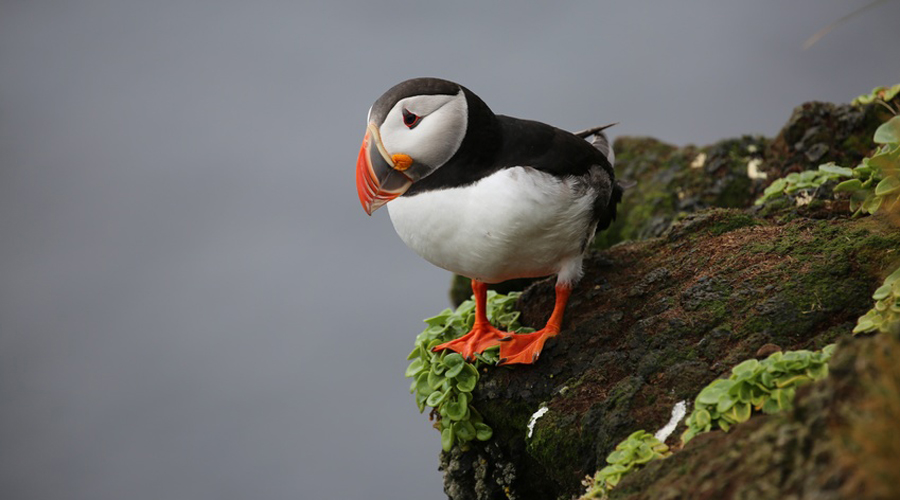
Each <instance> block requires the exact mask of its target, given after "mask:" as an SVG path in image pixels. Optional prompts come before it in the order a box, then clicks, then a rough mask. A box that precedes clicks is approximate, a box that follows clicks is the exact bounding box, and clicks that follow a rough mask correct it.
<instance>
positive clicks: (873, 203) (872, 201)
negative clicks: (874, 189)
mask: <svg viewBox="0 0 900 500" xmlns="http://www.w3.org/2000/svg"><path fill="white" fill-rule="evenodd" d="M882 201H884V198H882V197H881V196H876V195H875V193H872V194H870V195H869V196H868V197H867V198H866V200H865V201H864V202H862V209H863V212H868V213H870V214H874V213H875V212H876V211H878V207H880V206H881V202H882Z"/></svg>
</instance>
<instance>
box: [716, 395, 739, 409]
mask: <svg viewBox="0 0 900 500" xmlns="http://www.w3.org/2000/svg"><path fill="white" fill-rule="evenodd" d="M734 403H735V400H734V399H732V398H731V397H730V396H729V395H728V394H722V396H721V397H719V401H718V402H717V403H716V411H717V412H719V413H725V412H726V411H728V409H729V408H731V407H732V406H734Z"/></svg>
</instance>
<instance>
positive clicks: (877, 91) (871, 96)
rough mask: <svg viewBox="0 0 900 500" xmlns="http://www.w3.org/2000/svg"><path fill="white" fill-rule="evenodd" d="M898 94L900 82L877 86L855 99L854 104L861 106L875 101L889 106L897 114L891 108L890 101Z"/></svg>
mask: <svg viewBox="0 0 900 500" xmlns="http://www.w3.org/2000/svg"><path fill="white" fill-rule="evenodd" d="M898 94H900V83H898V84H897V85H894V86H893V87H875V88H874V89H872V91H871V92H869V93H868V94H866V95H861V96H859V97H857V98H856V99H853V102H852V104H853V105H855V106H861V105H864V104H871V103H873V102H874V103H877V104H881V105H882V106H885V107H887V108H888V109H889V110H890V111H891V113H893V114H895V115H896V114H897V112H896V111H895V110H894V109H893V108H891V106H890V105H889V104H888V103H889V102H891V100H893V99H894V98H895V97H897V95H898Z"/></svg>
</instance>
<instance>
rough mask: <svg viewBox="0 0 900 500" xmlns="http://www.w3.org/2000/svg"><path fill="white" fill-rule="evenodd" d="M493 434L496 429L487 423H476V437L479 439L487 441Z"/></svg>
mask: <svg viewBox="0 0 900 500" xmlns="http://www.w3.org/2000/svg"><path fill="white" fill-rule="evenodd" d="M493 435H494V431H493V430H492V429H491V428H490V427H489V426H488V425H487V424H482V423H476V424H475V439H477V440H479V441H487V440H488V439H490V438H491V436H493Z"/></svg>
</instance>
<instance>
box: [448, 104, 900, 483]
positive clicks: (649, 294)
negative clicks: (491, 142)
mask: <svg viewBox="0 0 900 500" xmlns="http://www.w3.org/2000/svg"><path fill="white" fill-rule="evenodd" d="M877 113H878V111H875V110H873V109H871V107H867V108H862V109H849V108H848V107H842V106H833V105H825V104H821V103H811V104H807V105H804V106H802V107H801V108H798V110H795V113H794V116H792V118H791V120H790V122H789V123H788V125H787V126H786V127H785V129H784V130H783V131H782V132H781V133H780V134H779V136H778V138H776V139H775V140H774V141H768V140H766V139H764V138H758V137H744V138H740V139H733V140H728V141H722V142H720V143H717V144H716V145H713V146H710V147H705V148H696V147H693V146H687V147H684V148H676V147H674V146H670V145H666V144H663V143H661V142H659V141H656V140H653V139H646V138H620V139H618V140H617V141H616V149H617V152H618V157H619V167H618V168H617V171H618V172H619V176H620V177H622V178H626V179H631V180H635V181H637V185H636V186H635V187H634V188H632V189H630V190H629V191H627V192H626V196H625V199H624V202H623V206H622V212H621V216H620V218H619V220H618V221H617V222H616V223H615V224H614V225H613V226H612V227H611V228H610V230H609V231H607V232H605V233H601V235H599V236H598V239H597V241H596V242H595V247H596V249H597V250H595V251H593V252H592V253H591V254H590V255H589V256H588V257H587V259H586V261H585V276H584V278H583V279H582V281H581V282H580V283H579V284H578V286H577V288H576V289H575V291H574V293H573V295H572V299H571V301H570V304H569V307H568V309H567V313H566V319H565V322H564V324H563V331H562V332H561V334H560V335H559V336H558V337H556V338H553V339H550V340H549V341H548V342H547V344H546V346H545V348H544V352H543V353H542V355H541V359H540V360H539V361H538V363H536V364H535V365H533V366H512V367H501V368H494V369H490V370H487V372H486V373H484V374H483V375H482V377H481V380H480V381H479V385H478V387H477V388H476V390H475V393H474V394H475V403H474V405H475V407H476V408H477V409H478V410H479V411H480V412H481V414H482V415H483V416H484V419H485V421H486V422H487V423H489V424H490V425H491V426H492V428H493V429H494V437H493V438H492V439H491V441H489V442H488V443H487V444H484V443H473V444H472V445H471V448H469V449H468V450H467V451H461V450H459V449H454V450H453V451H452V452H450V453H443V454H442V456H441V464H442V465H441V467H442V470H443V471H444V488H445V492H446V493H447V495H448V496H449V498H451V499H477V500H493V499H509V498H514V499H520V500H527V499H570V498H573V497H576V496H578V495H579V494H581V493H582V492H583V486H582V484H581V482H582V480H583V479H584V477H585V476H586V475H592V474H593V473H594V472H595V471H596V470H597V469H598V468H600V467H602V466H603V465H604V463H605V461H604V460H605V457H606V456H607V455H608V454H609V453H610V452H611V451H612V449H613V447H614V446H615V445H616V444H617V443H618V442H619V441H621V440H622V439H624V438H625V437H627V436H628V435H629V434H631V433H632V432H634V431H636V430H639V429H645V430H647V431H649V432H651V433H652V432H655V431H656V430H657V429H658V428H660V427H662V426H663V425H664V424H665V423H666V422H667V421H668V419H669V416H670V413H671V409H672V407H673V405H674V404H675V403H677V402H679V401H683V400H687V401H689V402H692V401H693V398H694V397H695V396H696V395H697V393H698V392H699V390H700V389H701V388H702V387H703V386H704V385H706V384H708V383H709V382H711V381H712V380H714V379H716V378H718V377H720V376H722V375H725V374H727V373H728V372H729V370H730V369H731V367H732V366H734V365H736V364H737V363H739V362H740V361H743V360H745V359H749V358H753V357H755V356H765V355H767V354H768V353H771V352H774V351H775V350H780V349H783V350H794V349H819V348H821V347H823V346H825V345H826V344H828V343H831V342H834V341H835V340H837V339H840V338H845V337H846V336H847V335H848V334H849V332H850V331H851V330H852V328H853V325H854V324H855V321H856V319H857V318H858V317H859V316H860V315H862V314H864V313H865V312H866V311H867V310H868V309H869V308H871V307H872V300H871V294H872V292H873V290H874V289H875V288H876V287H877V286H878V285H879V284H880V281H881V279H882V278H883V277H884V275H885V273H886V272H888V271H890V270H891V269H893V267H896V265H897V260H898V254H897V249H898V248H900V231H898V229H897V228H896V227H895V226H893V225H891V223H890V221H888V220H887V219H886V218H882V217H863V218H856V219H852V218H850V217H849V216H848V214H847V213H846V212H840V211H837V210H835V208H836V206H835V205H829V206H825V205H823V204H819V205H818V206H807V207H796V206H793V205H792V206H781V207H778V206H773V207H766V209H765V210H762V209H759V208H758V207H757V208H749V207H751V205H752V203H753V201H754V200H755V199H756V197H757V196H758V195H759V194H760V193H761V192H762V189H764V188H765V186H766V184H767V183H769V182H771V181H772V180H773V179H774V178H776V177H777V176H778V175H781V174H782V173H786V172H789V171H793V170H796V169H799V167H800V166H802V167H803V168H815V167H816V166H817V164H811V163H810V162H820V161H826V160H829V159H836V160H838V161H840V162H843V163H844V164H846V165H850V163H849V162H853V161H857V160H858V158H861V157H862V155H865V154H867V153H868V152H870V151H869V149H870V148H871V134H872V130H874V126H873V124H874V125H875V126H877V123H875V122H873V121H872V120H875V117H876V115H877ZM865 145H868V146H865ZM867 148H869V149H867ZM810 157H815V158H816V160H810ZM854 158H856V159H857V160H853V159H854ZM754 161H755V163H754V164H753V166H752V168H751V167H748V164H750V163H751V162H754ZM756 168H758V169H759V170H758V171H755V170H754V169H756ZM754 172H755V174H754ZM760 172H762V173H766V174H767V175H766V176H765V178H763V177H764V176H763V175H762V174H761V173H760ZM748 173H751V174H754V175H748ZM829 193H830V191H829ZM810 205H812V204H810ZM837 208H839V207H837ZM553 285H554V280H553V279H546V280H542V281H538V282H536V283H534V284H533V285H531V286H530V287H529V288H528V289H527V290H526V292H525V293H524V294H523V295H522V297H521V298H520V300H519V305H518V307H519V309H520V310H521V311H522V323H523V324H526V325H532V326H541V325H543V324H544V322H545V321H546V320H547V317H548V316H549V314H550V311H551V310H552V308H553V301H554V293H553ZM872 342H874V341H872ZM872 342H870V341H868V340H854V341H850V340H844V341H842V344H841V348H840V349H841V350H844V349H846V351H845V352H847V353H868V352H870V351H871V348H869V347H865V346H866V345H868V344H869V343H872ZM867 349H868V350H867ZM898 349H900V348H898ZM841 350H839V351H838V352H842V351H841ZM854 355H856V354H846V355H844V354H842V355H841V356H836V358H840V359H841V360H842V361H834V363H835V365H834V366H833V375H835V376H833V377H831V378H829V379H827V380H826V381H824V382H822V383H819V384H817V385H816V386H815V387H812V388H810V389H808V390H807V389H803V390H801V391H800V394H801V396H800V398H799V399H798V405H797V407H796V409H795V410H794V411H793V412H791V413H790V414H788V415H776V416H768V417H754V418H752V419H751V420H750V421H748V422H746V423H744V424H741V425H737V426H735V427H734V428H733V429H732V431H731V432H729V433H727V434H726V433H722V432H711V433H707V434H703V435H700V436H698V437H697V438H695V439H694V440H692V441H691V442H690V443H689V445H688V446H687V447H686V448H685V449H684V450H680V451H678V452H677V453H675V454H674V455H673V456H672V457H670V458H668V459H666V460H662V461H659V462H653V463H651V464H650V465H649V466H648V467H647V468H646V469H644V470H641V471H639V472H637V473H635V474H633V475H631V476H628V477H627V478H626V479H625V480H624V481H623V482H622V483H621V484H620V486H619V487H617V488H616V489H615V490H614V491H613V498H694V497H696V498H732V497H735V496H736V495H737V494H738V492H740V494H741V495H743V496H741V498H798V499H799V498H844V497H841V496H840V494H841V492H842V491H844V490H843V489H842V488H848V487H850V486H847V485H849V484H851V483H854V482H853V481H850V480H849V478H851V477H854V474H855V473H854V472H852V471H851V472H846V473H844V472H841V473H838V474H835V473H834V470H835V467H838V465H839V464H838V463H837V461H836V458H835V457H836V452H835V450H836V449H837V448H835V446H836V445H835V443H834V442H833V439H832V438H831V437H830V436H829V432H828V429H830V428H831V426H833V425H836V424H835V422H837V421H838V420H839V414H840V410H839V408H841V407H846V406H847V405H849V404H851V402H852V401H854V400H855V399H854V398H857V397H860V396H859V392H860V389H859V385H860V384H859V375H858V373H857V371H858V370H857V368H858V367H856V366H855V365H853V363H851V362H850V361H849V359H852V357H853V356H854ZM542 406H546V407H547V408H548V411H547V412H546V413H545V414H544V415H542V416H541V418H539V419H538V420H537V421H536V422H535V423H534V427H533V434H532V436H531V437H527V426H528V422H529V419H530V418H531V416H532V415H533V414H534V413H535V411H537V410H538V409H539V408H541V407H542ZM683 430H684V427H683V424H681V425H680V426H679V428H678V429H677V430H676V432H675V433H673V434H672V436H671V437H670V438H669V439H668V444H669V445H670V446H673V447H675V448H676V449H677V448H679V447H680V444H679V443H680V441H679V437H680V434H681V431H683ZM848 432H850V431H849V430H848ZM851 469H852V467H851ZM860 481H862V480H860ZM857 482H859V481H857ZM854 484H855V483H854ZM860 484H861V483H860ZM816 495H820V496H816Z"/></svg>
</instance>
